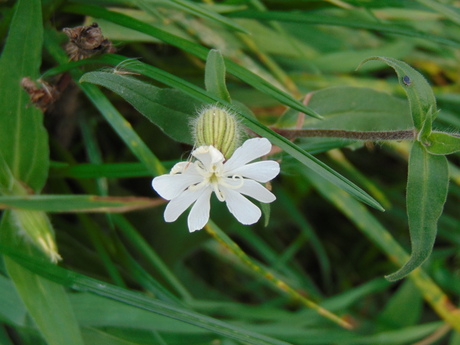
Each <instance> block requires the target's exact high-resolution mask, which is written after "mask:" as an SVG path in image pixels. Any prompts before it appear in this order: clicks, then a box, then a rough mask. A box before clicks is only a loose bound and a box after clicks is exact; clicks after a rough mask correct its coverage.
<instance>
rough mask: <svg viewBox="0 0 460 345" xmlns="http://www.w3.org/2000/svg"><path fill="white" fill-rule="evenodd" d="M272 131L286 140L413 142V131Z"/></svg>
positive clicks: (414, 132)
mask: <svg viewBox="0 0 460 345" xmlns="http://www.w3.org/2000/svg"><path fill="white" fill-rule="evenodd" d="M272 130H273V131H275V132H276V133H278V134H280V135H282V136H283V137H286V138H288V139H295V138H306V137H311V138H313V137H317V138H318V137H323V138H341V139H349V140H365V141H383V140H415V139H416V137H417V132H416V131H415V129H406V130H401V131H346V130H341V129H283V128H272Z"/></svg>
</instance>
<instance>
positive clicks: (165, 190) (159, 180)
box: [152, 167, 203, 200]
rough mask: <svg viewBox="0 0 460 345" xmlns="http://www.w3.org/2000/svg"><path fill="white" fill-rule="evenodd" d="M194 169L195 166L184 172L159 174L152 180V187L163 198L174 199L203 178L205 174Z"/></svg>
mask: <svg viewBox="0 0 460 345" xmlns="http://www.w3.org/2000/svg"><path fill="white" fill-rule="evenodd" d="M194 170H195V169H194V167H189V169H187V170H186V171H185V172H184V173H182V174H176V175H161V176H157V177H155V178H154V179H153V180H152V187H153V189H155V191H156V192H157V193H158V194H159V195H160V196H161V197H162V198H163V199H166V200H171V199H174V198H175V197H177V196H178V195H179V194H180V193H182V191H184V190H185V189H186V188H187V187H188V186H191V185H193V184H196V183H199V182H201V181H202V180H203V176H201V175H199V174H198V173H196V172H194Z"/></svg>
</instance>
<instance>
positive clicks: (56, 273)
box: [0, 244, 288, 345]
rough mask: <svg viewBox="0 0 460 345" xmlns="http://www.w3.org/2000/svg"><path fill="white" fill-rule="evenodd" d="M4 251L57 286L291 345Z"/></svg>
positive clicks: (241, 336) (245, 337) (259, 342)
mask: <svg viewBox="0 0 460 345" xmlns="http://www.w3.org/2000/svg"><path fill="white" fill-rule="evenodd" d="M0 251H1V252H3V253H4V254H6V255H8V256H9V257H11V258H12V259H14V260H15V261H16V262H18V263H19V264H20V265H21V266H24V267H25V268H27V269H28V270H30V271H32V272H33V273H36V274H38V275H41V276H43V277H44V278H46V279H49V280H51V281H53V282H55V283H57V284H60V285H63V286H65V287H69V288H73V289H75V290H79V291H84V292H90V293H93V294H96V295H99V296H103V297H106V298H109V299H113V300H116V301H118V302H121V303H125V304H128V305H131V306H134V307H137V308H140V309H144V310H147V311H150V312H152V313H156V314H160V315H163V316H166V317H170V318H173V319H176V320H179V321H182V322H185V323H188V324H192V325H195V326H198V327H201V328H204V329H207V330H208V331H210V332H213V333H216V334H220V335H222V336H225V337H228V338H231V339H235V340H238V341H242V342H247V343H249V344H255V345H288V343H286V342H284V341H280V340H276V339H273V338H270V337H267V336H264V335H261V334H258V333H254V332H250V331H247V330H245V329H243V328H241V327H238V326H233V325H230V324H228V323H225V322H222V321H219V320H216V319H213V318H211V317H208V316H205V315H202V314H199V313H196V312H193V311H190V310H188V309H184V308H179V307H175V306H171V305H169V304H167V303H164V302H161V301H158V300H156V299H154V298H151V297H148V296H145V295H142V294H140V293H138V292H133V291H129V290H126V289H123V288H119V287H117V286H114V285H111V284H107V283H105V282H102V281H99V280H97V279H93V278H89V277H86V276H84V275H82V274H79V273H76V272H73V271H69V270H66V269H64V268H61V267H58V266H55V265H50V264H48V263H46V262H43V261H40V260H38V259H36V258H32V257H30V256H26V255H23V254H19V253H16V252H14V251H13V250H11V248H8V247H6V246H4V245H3V244H0ZM62 344H71V343H65V342H64V343H61V344H60V345H62Z"/></svg>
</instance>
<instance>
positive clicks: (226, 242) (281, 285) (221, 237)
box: [204, 220, 353, 329]
mask: <svg viewBox="0 0 460 345" xmlns="http://www.w3.org/2000/svg"><path fill="white" fill-rule="evenodd" d="M204 228H205V230H206V231H207V232H208V233H209V234H210V235H211V236H212V237H214V239H215V240H217V242H219V243H220V244H221V245H223V246H224V247H226V248H227V249H228V250H229V251H230V252H232V253H233V254H235V255H236V256H237V257H238V258H239V259H240V260H241V261H242V262H243V263H244V264H245V265H246V266H248V267H249V268H250V269H251V270H253V271H254V272H256V273H257V274H259V275H261V276H263V277H264V278H265V279H267V280H268V281H269V282H270V283H271V284H272V285H273V286H274V287H276V288H277V289H278V290H281V291H282V292H284V293H286V294H288V295H289V297H291V298H292V299H295V300H297V301H299V302H300V303H302V304H303V305H304V306H306V307H308V308H311V309H313V310H315V311H316V312H317V313H318V314H320V315H322V316H324V317H325V318H327V319H329V320H331V321H332V322H335V323H336V324H338V325H339V326H341V327H343V328H345V329H352V328H353V325H352V324H351V323H349V322H347V321H345V320H344V319H342V318H340V317H339V316H337V315H335V314H333V313H332V312H330V311H329V310H327V309H325V308H323V307H321V306H320V305H318V304H316V303H315V302H313V301H311V300H309V299H308V298H306V297H304V296H302V295H301V294H300V293H299V292H297V291H296V290H294V289H293V288H292V287H290V286H289V285H287V284H286V283H285V282H283V281H282V280H280V279H278V278H277V277H275V275H274V274H273V273H272V272H270V271H269V270H267V269H265V268H263V267H262V266H259V265H258V264H256V263H255V262H254V260H252V259H251V258H250V257H249V256H248V255H246V253H245V252H244V251H243V250H242V249H241V248H240V247H239V246H238V245H237V244H236V243H235V242H233V241H232V240H231V239H230V237H228V236H227V235H226V234H225V233H224V232H223V231H222V230H221V229H220V228H219V227H218V226H217V225H216V224H215V223H214V222H213V221H211V220H209V222H208V224H207V225H206V226H205V227H204Z"/></svg>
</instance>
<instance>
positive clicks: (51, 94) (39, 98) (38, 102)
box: [21, 77, 59, 112]
mask: <svg viewBox="0 0 460 345" xmlns="http://www.w3.org/2000/svg"><path fill="white" fill-rule="evenodd" d="M40 84H41V85H40V86H37V84H36V83H35V82H34V81H32V80H31V79H30V78H29V77H24V78H22V80H21V86H22V87H23V88H24V90H26V91H27V93H28V94H29V96H30V100H31V102H32V103H33V104H34V105H35V106H36V107H37V108H39V109H40V110H41V111H42V112H45V111H46V110H47V109H48V107H49V106H50V105H51V104H52V103H53V102H54V101H55V100H56V99H57V98H58V97H59V91H58V90H57V88H56V86H54V85H50V84H48V83H47V82H44V81H40Z"/></svg>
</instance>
